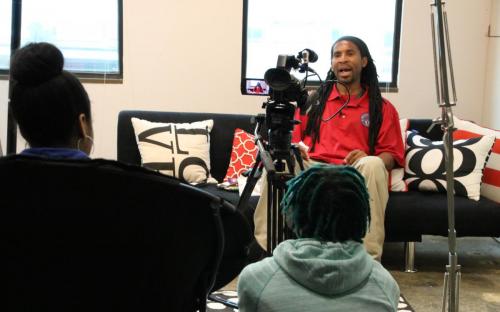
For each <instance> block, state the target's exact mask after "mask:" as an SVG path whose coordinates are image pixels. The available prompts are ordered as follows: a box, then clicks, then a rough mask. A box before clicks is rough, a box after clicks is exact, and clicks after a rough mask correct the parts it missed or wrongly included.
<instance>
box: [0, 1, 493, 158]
mask: <svg viewBox="0 0 500 312" xmlns="http://www.w3.org/2000/svg"><path fill="white" fill-rule="evenodd" d="M242 2H243V1H235V0H213V1H200V0H184V1H164V0H148V1H133V0H125V1H124V79H123V84H117V85H113V84H86V85H85V87H86V89H87V90H88V92H89V95H90V97H91V100H92V109H93V118H94V132H95V144H96V146H95V147H96V148H95V151H94V154H93V156H94V157H105V158H111V159H114V158H116V124H117V116H118V113H119V111H121V110H125V109H143V110H163V111H200V112H224V113H246V114H256V113H260V112H261V111H262V110H261V103H262V101H263V100H264V98H262V97H252V96H242V95H241V94H240V88H239V84H240V70H241V37H242V34H241V32H242V11H243V9H242V7H243V4H242ZM429 2H430V1H417V0H406V1H404V12H403V25H402V40H401V59H400V77H399V92H397V93H390V94H384V96H386V97H387V98H389V99H390V100H391V101H392V102H393V103H394V105H395V106H396V108H397V109H398V110H399V112H400V116H401V117H413V118H432V117H436V116H438V115H439V114H440V109H439V108H438V107H437V104H436V99H435V83H434V65H433V58H432V39H431V30H430V6H429ZM490 9H491V0H477V1H467V0H453V1H448V2H447V11H448V19H449V26H450V35H451V44H452V53H453V61H454V67H455V77H456V85H457V94H458V99H459V102H458V105H457V107H456V109H455V110H454V112H455V114H456V115H457V116H459V117H462V118H467V119H471V120H474V121H476V122H478V123H483V122H492V121H490V120H489V118H484V117H485V116H484V112H483V111H487V110H488V109H489V108H488V105H487V104H486V101H485V80H486V76H487V71H486V68H487V61H486V60H487V55H488V44H489V38H488V36H487V33H488V25H489V20H490ZM277 14H279V12H277ZM332 18H333V17H332ZM317 52H318V53H319V54H320V57H322V56H323V57H324V56H326V55H329V51H317ZM216 56H220V57H216ZM490 59H496V58H495V57H494V56H492V55H490ZM375 61H376V60H375ZM497 66H498V65H497ZM322 71H326V69H324V70H321V71H320V72H322ZM6 106H7V82H6V81H0V114H1V116H0V134H1V136H0V138H1V140H2V143H3V144H2V145H3V147H4V149H5V135H6V134H5V133H6V120H7V119H6ZM23 147H24V143H22V142H20V144H18V149H22V148H23Z"/></svg>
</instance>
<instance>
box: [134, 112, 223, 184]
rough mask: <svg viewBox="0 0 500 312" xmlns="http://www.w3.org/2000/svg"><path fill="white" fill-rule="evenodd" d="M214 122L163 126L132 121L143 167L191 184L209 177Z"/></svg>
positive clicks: (137, 120)
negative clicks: (211, 136) (211, 134)
mask: <svg viewBox="0 0 500 312" xmlns="http://www.w3.org/2000/svg"><path fill="white" fill-rule="evenodd" d="M213 124H214V121H213V120H211V119H210V120H204V121H199V122H193V123H177V124H176V123H161V122H150V121H147V120H142V119H138V118H132V125H133V127H134V132H135V136H136V141H137V146H138V148H139V153H140V154H141V159H142V165H143V166H144V167H146V168H149V169H152V170H156V171H159V172H161V173H163V174H165V175H169V176H174V177H177V178H179V179H181V180H184V181H186V182H188V183H191V184H197V183H204V182H209V183H216V182H217V181H216V180H215V179H213V178H211V177H210V131H211V130H212V127H213Z"/></svg>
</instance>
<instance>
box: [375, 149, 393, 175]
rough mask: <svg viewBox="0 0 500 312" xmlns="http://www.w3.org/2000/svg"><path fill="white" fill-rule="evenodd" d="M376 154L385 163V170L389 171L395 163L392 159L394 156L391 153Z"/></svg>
mask: <svg viewBox="0 0 500 312" xmlns="http://www.w3.org/2000/svg"><path fill="white" fill-rule="evenodd" d="M377 156H378V157H380V158H381V159H382V161H383V162H384V165H385V169H387V171H390V170H391V169H392V168H394V166H395V165H396V161H394V157H393V156H392V154H391V153H388V152H382V153H380V154H378V155H377Z"/></svg>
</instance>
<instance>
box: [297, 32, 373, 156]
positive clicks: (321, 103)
mask: <svg viewBox="0 0 500 312" xmlns="http://www.w3.org/2000/svg"><path fill="white" fill-rule="evenodd" d="M344 40H346V41H350V42H352V43H354V44H355V45H356V46H357V47H358V49H359V51H360V52H361V57H366V58H367V59H368V63H367V65H366V66H365V67H364V68H363V70H362V71H361V85H362V86H364V87H366V88H368V98H369V103H370V110H369V114H370V126H369V128H368V144H369V147H370V151H369V154H370V155H374V153H375V144H376V143H377V137H378V133H379V131H380V126H381V124H382V104H383V99H382V95H381V94H380V89H379V86H378V74H377V68H376V67H375V63H374V62H373V59H372V57H371V55H370V51H369V50H368V46H367V45H366V44H365V43H364V42H363V41H362V40H361V39H359V38H357V37H353V36H345V37H341V38H339V39H338V40H337V41H335V43H334V44H333V46H332V49H331V58H333V49H334V48H335V45H336V44H337V43H338V42H340V41H344ZM336 79H337V77H335V74H334V73H333V71H332V70H331V69H330V70H329V71H328V75H327V77H326V81H325V83H324V84H323V85H321V87H320V88H319V89H318V91H317V92H316V93H315V94H313V95H312V96H311V97H310V99H309V100H308V105H307V107H310V112H309V121H308V122H307V127H306V131H305V133H304V134H305V135H308V136H311V138H312V142H313V145H312V147H311V151H314V146H315V145H316V143H317V142H319V129H320V126H321V118H322V116H323V111H324V110H325V106H326V102H327V99H328V96H329V95H330V93H331V91H332V88H333V85H334V82H333V80H336Z"/></svg>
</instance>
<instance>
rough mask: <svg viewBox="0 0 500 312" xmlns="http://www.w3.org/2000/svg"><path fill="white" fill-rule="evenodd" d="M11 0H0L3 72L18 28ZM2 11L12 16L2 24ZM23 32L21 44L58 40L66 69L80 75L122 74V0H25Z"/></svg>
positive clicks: (0, 67)
mask: <svg viewBox="0 0 500 312" xmlns="http://www.w3.org/2000/svg"><path fill="white" fill-rule="evenodd" d="M12 2H13V1H10V0H0V12H1V13H0V18H1V19H0V21H1V23H2V26H1V28H0V29H1V30H0V70H2V71H3V72H4V73H6V72H7V70H8V54H10V36H11V32H12V33H15V32H16V31H18V30H16V29H11V26H10V18H11V9H10V8H11V5H12ZM4 7H5V8H6V10H4ZM3 15H6V18H7V19H9V24H8V25H5V26H4V25H3V21H4V20H5V19H4V18H3ZM4 29H6V30H8V34H7V31H6V30H4ZM4 32H5V34H4ZM20 34H21V35H20V36H21V37H20V43H21V46H24V45H25V44H27V43H29V42H40V41H47V42H50V43H53V44H55V45H56V46H57V47H58V48H60V49H61V51H62V52H63V54H64V58H65V69H66V70H69V71H71V72H73V73H76V74H77V75H79V76H80V77H91V78H99V77H103V76H106V77H109V78H121V75H122V1H121V0H82V1H67V0H45V1H39V0H24V1H22V11H21V29H20ZM4 37H8V38H6V39H8V40H5V38H4ZM4 50H5V51H7V54H6V55H4Z"/></svg>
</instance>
